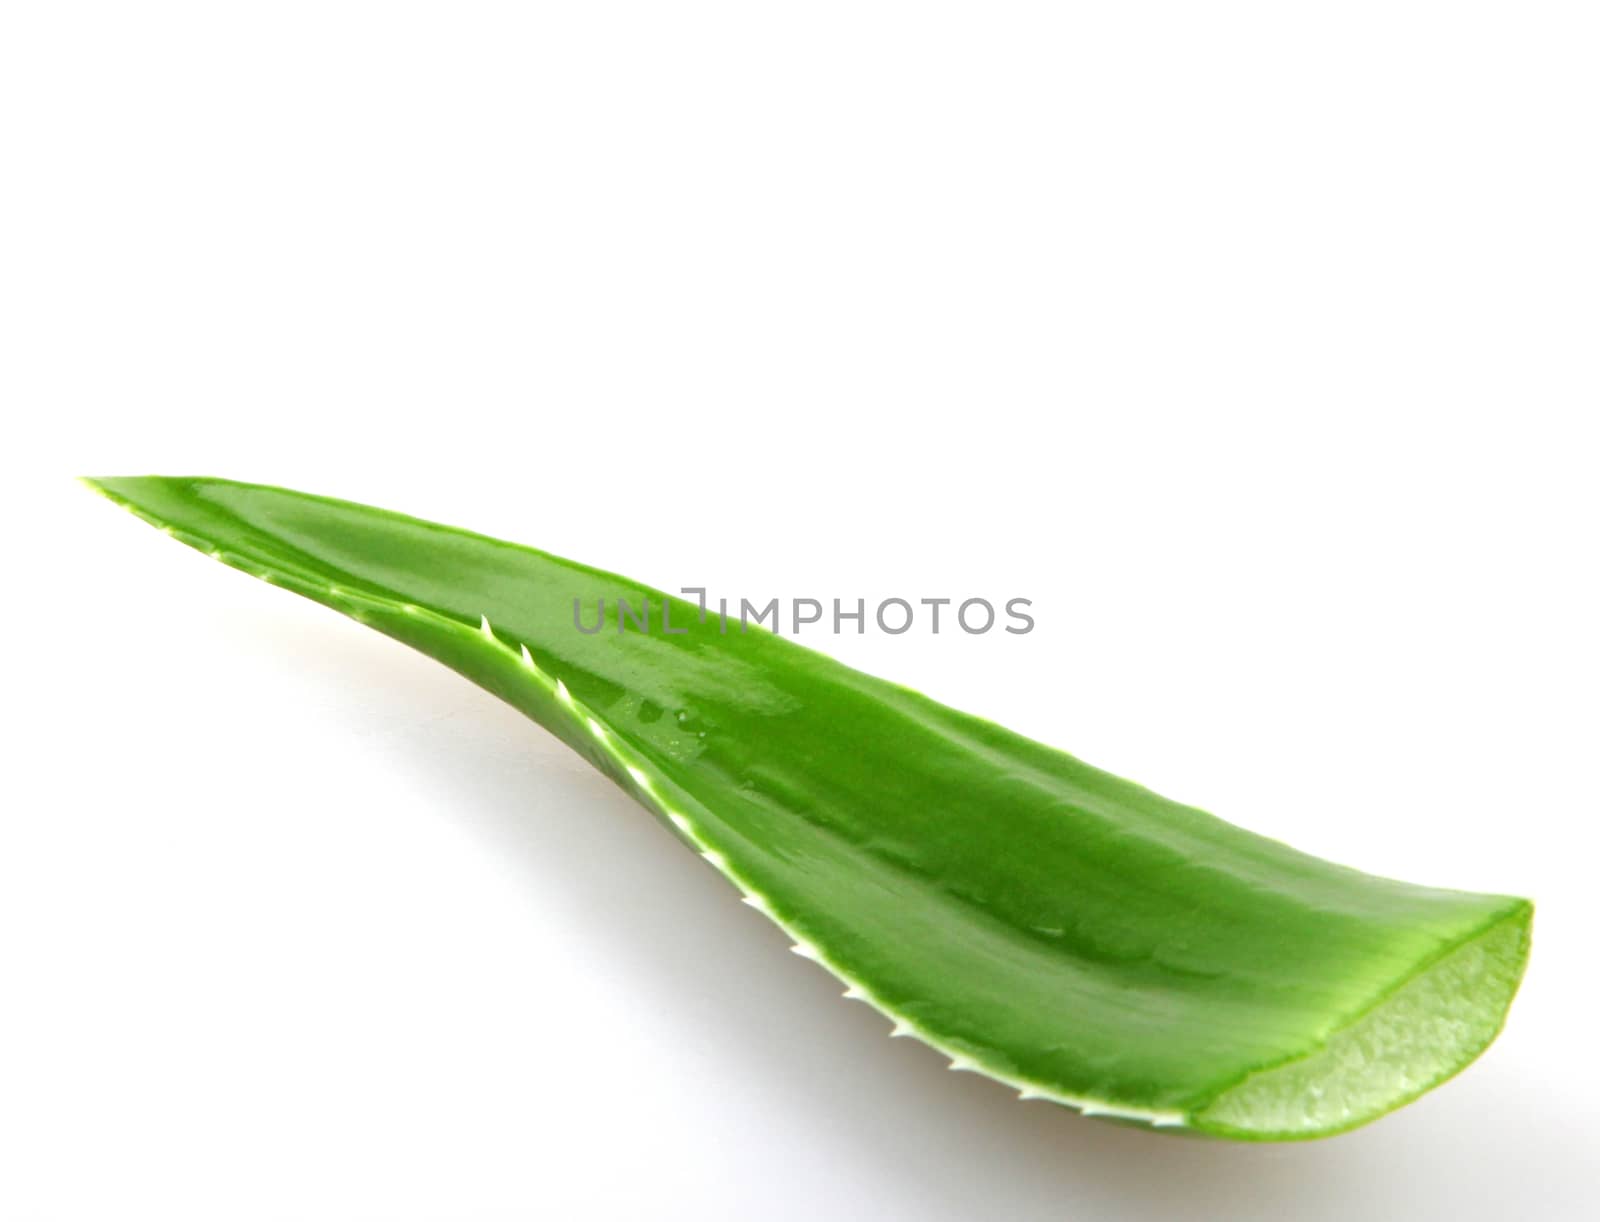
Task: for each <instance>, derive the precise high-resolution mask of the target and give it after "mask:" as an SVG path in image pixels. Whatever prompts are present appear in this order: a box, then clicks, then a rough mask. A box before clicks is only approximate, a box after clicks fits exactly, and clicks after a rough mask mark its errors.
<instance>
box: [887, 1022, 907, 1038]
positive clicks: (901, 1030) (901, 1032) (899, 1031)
mask: <svg viewBox="0 0 1600 1222" xmlns="http://www.w3.org/2000/svg"><path fill="white" fill-rule="evenodd" d="M910 1034H911V1028H910V1027H909V1026H907V1025H906V1024H905V1023H902V1022H896V1023H895V1025H894V1030H893V1031H891V1032H889V1038H890V1039H892V1040H897V1039H900V1038H902V1037H903V1036H907V1035H910Z"/></svg>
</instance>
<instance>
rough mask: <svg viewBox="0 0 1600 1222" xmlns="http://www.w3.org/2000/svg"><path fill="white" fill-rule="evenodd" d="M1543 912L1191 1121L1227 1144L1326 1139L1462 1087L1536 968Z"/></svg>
mask: <svg viewBox="0 0 1600 1222" xmlns="http://www.w3.org/2000/svg"><path fill="white" fill-rule="evenodd" d="M1532 922H1533V905H1532V904H1530V903H1528V902H1527V901H1525V900H1524V901H1519V902H1518V907H1517V908H1516V909H1515V910H1514V911H1513V912H1512V913H1511V914H1510V915H1508V916H1505V917H1502V918H1501V919H1500V920H1498V921H1496V922H1495V923H1493V924H1492V925H1490V926H1489V927H1488V928H1487V929H1485V930H1484V931H1483V932H1481V933H1479V934H1478V935H1477V936H1475V937H1473V938H1470V939H1468V940H1467V941H1465V942H1464V943H1462V944H1461V945H1459V946H1456V947H1455V948H1454V949H1452V950H1449V951H1448V952H1446V953H1445V954H1444V955H1443V956H1441V957H1440V958H1438V959H1437V960H1435V961H1434V962H1433V963H1431V964H1430V965H1428V966H1427V967H1425V968H1424V969H1423V970H1421V971H1419V972H1417V973H1416V974H1415V975H1413V976H1411V977H1410V978H1409V979H1407V980H1406V981H1405V982H1404V983H1402V984H1401V985H1400V986H1399V987H1397V988H1395V989H1394V990H1393V991H1391V992H1390V993H1388V994H1387V995H1386V996H1384V997H1383V998H1382V999H1381V1000H1380V1001H1379V1002H1378V1003H1377V1004H1376V1005H1374V1006H1373V1007H1372V1008H1370V1009H1369V1010H1367V1011H1366V1012H1365V1013H1364V1014H1362V1015H1360V1016H1359V1017H1357V1018H1355V1019H1354V1020H1352V1021H1350V1022H1348V1023H1346V1024H1345V1025H1344V1026H1342V1027H1340V1028H1338V1029H1337V1030H1335V1031H1334V1032H1333V1033H1332V1034H1331V1035H1329V1036H1328V1038H1327V1039H1326V1040H1324V1041H1323V1043H1322V1044H1321V1046H1320V1047H1319V1048H1317V1049H1316V1050H1315V1051H1313V1052H1311V1053H1309V1054H1308V1055H1306V1056H1303V1057H1299V1058H1297V1059H1295V1060H1292V1061H1289V1062H1287V1063H1285V1064H1281V1065H1275V1066H1272V1067H1271V1068H1268V1069H1264V1070H1261V1071H1259V1072H1257V1073H1253V1074H1251V1075H1250V1076H1248V1077H1247V1078H1245V1079H1244V1080H1243V1081H1242V1082H1240V1083H1239V1084H1238V1085H1236V1086H1233V1087H1230V1088H1229V1089H1228V1090H1226V1091H1224V1092H1223V1093H1222V1094H1221V1095H1219V1096H1218V1097H1217V1098H1216V1099H1215V1100H1213V1101H1212V1102H1211V1103H1210V1104H1208V1105H1207V1106H1206V1107H1205V1108H1203V1109H1202V1110H1200V1111H1199V1112H1197V1113H1195V1115H1194V1116H1193V1117H1192V1118H1191V1123H1192V1125H1193V1127H1194V1128H1195V1129H1196V1130H1198V1131H1201V1132H1206V1133H1214V1134H1217V1135H1219V1136H1224V1137H1233V1138H1243V1139H1246V1140H1258V1141H1284V1140H1294V1139H1296V1138H1309V1137H1325V1136H1328V1135H1330V1134H1334V1133H1342V1132H1344V1131H1346V1130H1348V1129H1353V1128H1356V1127H1357V1126H1359V1125H1362V1124H1365V1123H1366V1122H1367V1121H1369V1120H1373V1119H1376V1118H1377V1117H1379V1116H1382V1115H1384V1114H1385V1113H1387V1112H1391V1111H1393V1110H1394V1109H1395V1108H1397V1107H1400V1106H1401V1105H1403V1104H1405V1103H1409V1102H1410V1101H1411V1100H1412V1099H1415V1098H1416V1097H1417V1096H1419V1095H1421V1094H1423V1093H1424V1092H1426V1091H1428V1090H1430V1089H1432V1088H1433V1087H1435V1086H1437V1085H1439V1083H1441V1082H1443V1081H1445V1080H1446V1079H1448V1078H1451V1077H1454V1076H1455V1075H1456V1074H1457V1073H1459V1072H1460V1071H1461V1070H1463V1069H1465V1068H1466V1067H1467V1066H1468V1065H1470V1064H1471V1063H1472V1062H1473V1061H1474V1060H1475V1059H1477V1057H1478V1055H1479V1054H1480V1053H1481V1052H1483V1050H1484V1049H1485V1048H1487V1047H1488V1046H1489V1044H1490V1043H1491V1042H1493V1040H1494V1038H1495V1036H1496V1035H1498V1034H1499V1033H1500V1028H1501V1026H1502V1025H1503V1024H1504V1022H1505V1017H1506V1011H1507V1009H1508V1008H1509V1007H1510V1005H1511V999H1512V997H1513V996H1514V995H1515V994H1516V991H1517V985H1518V984H1519V983H1520V981H1521V979H1522V972H1523V968H1524V966H1525V965H1526V963H1527V958H1528V945H1529V940H1530V935H1531V932H1532Z"/></svg>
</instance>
